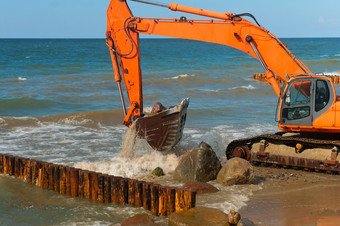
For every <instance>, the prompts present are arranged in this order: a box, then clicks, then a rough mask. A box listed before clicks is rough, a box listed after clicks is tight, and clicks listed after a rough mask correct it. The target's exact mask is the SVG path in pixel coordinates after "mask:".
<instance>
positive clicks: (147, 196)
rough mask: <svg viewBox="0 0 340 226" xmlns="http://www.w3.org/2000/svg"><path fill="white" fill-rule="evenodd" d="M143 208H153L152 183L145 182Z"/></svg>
mask: <svg viewBox="0 0 340 226" xmlns="http://www.w3.org/2000/svg"><path fill="white" fill-rule="evenodd" d="M143 208H144V209H145V210H150V209H151V191H150V183H143Z"/></svg>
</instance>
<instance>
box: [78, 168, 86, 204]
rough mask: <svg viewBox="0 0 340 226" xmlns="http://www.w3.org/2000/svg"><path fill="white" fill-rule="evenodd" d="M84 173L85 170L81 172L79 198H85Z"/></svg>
mask: <svg viewBox="0 0 340 226" xmlns="http://www.w3.org/2000/svg"><path fill="white" fill-rule="evenodd" d="M84 172H85V170H79V184H78V196H79V197H81V198H84Z"/></svg>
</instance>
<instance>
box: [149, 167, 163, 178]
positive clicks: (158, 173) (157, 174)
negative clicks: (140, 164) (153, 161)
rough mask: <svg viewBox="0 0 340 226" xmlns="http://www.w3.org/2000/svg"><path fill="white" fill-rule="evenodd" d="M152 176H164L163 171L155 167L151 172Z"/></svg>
mask: <svg viewBox="0 0 340 226" xmlns="http://www.w3.org/2000/svg"><path fill="white" fill-rule="evenodd" d="M151 174H152V175H155V176H157V177H160V176H164V172H163V169H162V168H161V167H156V168H155V169H154V170H153V171H152V172H151Z"/></svg>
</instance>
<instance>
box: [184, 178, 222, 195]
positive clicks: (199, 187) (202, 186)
mask: <svg viewBox="0 0 340 226" xmlns="http://www.w3.org/2000/svg"><path fill="white" fill-rule="evenodd" d="M182 188H184V189H187V190H191V191H195V192H196V194H205V193H214V192H218V191H219V190H218V189H217V188H216V187H214V186H212V185H211V184H208V183H205V182H198V181H193V182H187V183H186V184H184V185H183V187H182Z"/></svg>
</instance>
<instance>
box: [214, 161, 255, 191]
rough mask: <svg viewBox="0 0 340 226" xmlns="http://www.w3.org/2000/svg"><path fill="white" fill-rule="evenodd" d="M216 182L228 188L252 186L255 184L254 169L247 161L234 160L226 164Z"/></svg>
mask: <svg viewBox="0 0 340 226" xmlns="http://www.w3.org/2000/svg"><path fill="white" fill-rule="evenodd" d="M216 181H217V183H219V184H223V185H226V186H230V185H235V184H252V183H253V182H254V168H253V166H252V165H251V164H250V163H249V162H248V161H247V160H244V159H241V158H232V159H230V160H228V161H227V162H226V163H225V164H224V166H223V167H222V169H221V170H220V172H219V173H218V175H217V178H216Z"/></svg>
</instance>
